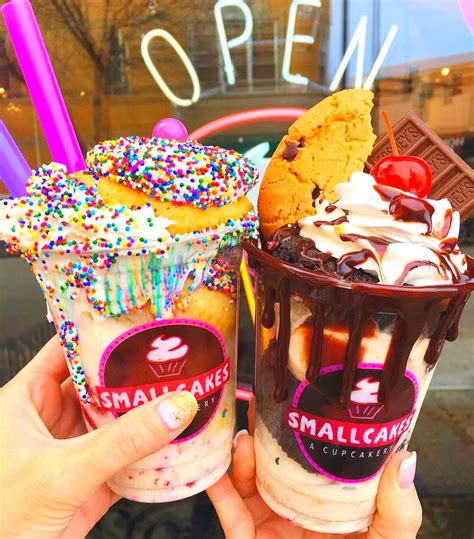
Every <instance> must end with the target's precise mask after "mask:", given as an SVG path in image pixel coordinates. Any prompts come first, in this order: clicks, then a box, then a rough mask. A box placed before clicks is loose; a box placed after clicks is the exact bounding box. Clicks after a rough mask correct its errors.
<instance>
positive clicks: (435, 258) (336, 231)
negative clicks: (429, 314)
mask: <svg viewBox="0 0 474 539" xmlns="http://www.w3.org/2000/svg"><path fill="white" fill-rule="evenodd" d="M334 192H335V193H336V195H337V197H338V199H339V200H338V202H336V203H335V204H329V202H328V201H327V200H324V199H319V200H316V201H315V210H316V211H315V215H312V216H309V217H305V218H304V219H301V220H300V221H299V222H298V225H299V226H300V231H299V234H300V235H301V236H302V237H305V238H310V239H311V240H313V241H314V243H315V246H316V248H317V249H318V250H319V251H322V252H325V253H330V254H331V255H332V256H333V257H335V258H336V259H338V274H340V275H341V276H342V277H344V276H345V274H349V273H350V272H351V271H352V270H353V269H355V268H360V269H362V270H364V271H366V272H367V273H371V274H373V275H376V276H377V277H378V279H379V282H381V283H384V284H391V285H412V286H429V285H436V284H451V283H457V282H460V281H462V280H463V278H464V276H465V275H466V272H467V262H466V257H465V255H464V254H463V253H462V252H461V250H460V248H459V245H458V235H459V225H460V218H459V213H458V212H456V211H453V209H452V207H451V204H450V203H449V201H448V200H447V199H442V200H430V199H422V198H418V197H416V196H415V195H413V194H411V193H405V192H404V191H401V190H399V189H395V188H393V187H387V186H384V185H378V184H377V183H376V182H375V180H374V178H373V177H372V176H371V175H370V174H365V173H363V172H355V173H354V174H353V175H352V176H351V178H350V180H349V181H348V182H344V183H340V184H338V185H337V186H336V187H335V189H334Z"/></svg>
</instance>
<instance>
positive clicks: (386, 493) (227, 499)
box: [207, 414, 421, 539]
mask: <svg viewBox="0 0 474 539" xmlns="http://www.w3.org/2000/svg"><path fill="white" fill-rule="evenodd" d="M252 423H253V422H252V415H251V414H250V417H249V424H250V427H251V430H253V429H252ZM402 463H403V466H402ZM415 468H416V454H415V453H408V452H406V451H400V452H398V453H395V454H394V455H393V456H392V458H391V459H390V460H389V462H388V463H387V465H386V467H385V470H384V472H383V474H382V478H381V480H380V487H379V492H378V495H377V509H376V513H375V516H374V520H373V522H372V524H371V526H370V528H369V529H368V531H367V532H364V533H356V534H350V535H346V536H344V535H328V534H324V533H319V532H312V531H307V530H304V529H303V528H300V527H297V526H295V525H293V524H292V523H291V522H289V521H288V520H286V519H284V518H282V517H280V516H279V515H278V514H276V513H274V512H273V511H272V510H271V509H270V508H269V507H268V505H267V504H266V503H265V502H264V501H263V499H262V498H261V497H260V494H259V493H258V490H257V487H256V484H255V454H254V448H253V437H252V436H250V435H249V434H248V433H246V432H243V433H239V436H238V437H236V448H235V452H234V458H233V461H232V472H231V477H229V476H228V475H224V476H223V477H222V478H221V479H220V480H219V481H218V482H217V483H216V484H215V485H213V486H212V487H210V488H209V489H208V490H207V493H208V495H209V498H210V499H211V502H212V503H213V505H214V508H215V509H216V512H217V514H218V516H219V520H220V522H221V525H222V528H223V529H224V532H225V536H226V538H227V539H240V538H242V537H245V539H254V538H256V539H331V538H337V539H344V538H345V537H347V538H348V539H349V538H350V539H394V538H396V539H415V538H416V534H417V532H418V530H419V528H420V526H421V504H420V501H419V500H418V496H417V494H416V490H415V486H414V485H413V479H414V476H415Z"/></svg>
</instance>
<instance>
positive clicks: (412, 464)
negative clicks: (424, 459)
mask: <svg viewBox="0 0 474 539" xmlns="http://www.w3.org/2000/svg"><path fill="white" fill-rule="evenodd" d="M415 472H416V452H415V451H413V452H412V453H411V454H410V456H409V457H408V458H406V459H405V460H403V461H402V463H401V464H400V469H399V471H398V484H399V485H400V488H408V487H409V486H410V485H411V484H412V483H413V480H414V479H415Z"/></svg>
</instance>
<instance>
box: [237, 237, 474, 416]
mask: <svg viewBox="0 0 474 539" xmlns="http://www.w3.org/2000/svg"><path fill="white" fill-rule="evenodd" d="M246 250H247V253H248V255H249V261H250V264H251V266H252V267H253V268H254V270H255V273H256V276H257V283H258V289H259V290H258V292H259V295H260V297H262V298H264V302H263V305H262V312H261V313H260V314H261V318H260V320H261V323H262V325H263V327H265V328H267V329H270V328H272V327H273V326H274V324H275V303H276V302H278V303H279V325H278V328H279V329H278V335H277V357H276V365H275V390H274V394H273V397H274V399H275V401H276V402H282V401H284V400H285V399H286V398H287V373H288V369H287V364H288V349H289V344H290V332H291V325H290V298H291V297H292V296H293V295H296V296H298V297H299V298H301V299H302V300H303V301H304V303H305V304H306V306H307V307H308V308H309V309H310V310H311V313H312V315H313V316H312V320H313V334H312V342H311V351H310V359H309V365H308V369H307V372H306V379H307V380H308V381H309V382H313V381H315V380H316V379H317V377H318V374H319V370H320V366H321V362H322V348H323V339H324V328H325V327H326V325H327V324H328V319H329V318H330V314H331V312H334V311H337V312H338V313H339V314H338V317H341V316H342V317H343V318H344V319H345V320H347V331H349V340H348V342H347V345H346V348H345V359H344V370H343V376H342V383H341V388H340V393H339V404H340V406H341V407H343V408H347V407H348V405H349V401H350V394H351V391H352V389H353V385H354V378H355V374H356V370H357V362H358V358H359V350H360V345H361V342H362V338H363V337H364V334H365V333H366V331H367V329H368V326H369V323H370V322H371V320H372V319H373V317H374V316H375V315H377V314H378V313H389V314H390V313H391V314H393V315H394V320H395V326H394V330H393V332H394V333H393V335H392V340H391V346H390V350H389V353H388V357H387V360H386V362H385V365H384V368H383V376H382V383H381V387H380V391H379V400H380V401H381V402H383V403H384V405H385V406H387V405H388V404H389V402H390V395H391V393H392V391H393V389H394V388H395V387H396V386H397V384H398V383H399V382H400V381H401V379H402V378H403V376H404V373H405V370H406V366H407V362H408V358H409V355H410V352H411V350H412V348H413V346H414V344H415V342H416V340H417V339H418V338H419V337H420V335H421V334H422V332H427V337H429V338H430V344H429V346H428V349H427V351H426V354H425V361H426V363H427V365H428V366H429V367H430V368H432V366H434V365H435V363H436V361H437V360H438V357H439V354H440V352H441V349H442V346H443V344H444V341H445V340H448V341H453V340H455V339H456V337H457V332H458V329H457V328H458V323H459V319H460V316H461V313H462V310H463V308H464V305H465V304H466V302H467V300H468V298H469V295H470V293H471V291H472V290H474V279H473V277H474V267H473V263H472V259H469V275H470V279H469V280H467V282H463V283H459V284H452V285H441V286H430V287H409V286H390V285H383V284H380V283H361V282H346V281H343V280H341V279H338V278H337V277H333V276H331V275H328V274H327V273H324V272H317V271H309V270H306V269H304V268H301V267H299V266H296V265H293V264H289V263H287V262H284V261H283V260H279V259H277V258H275V257H273V256H271V255H270V254H268V253H266V252H264V251H262V250H261V249H258V248H257V247H256V246H254V245H251V244H247V246H246ZM258 315H259V313H257V316H258ZM395 317H396V318H395Z"/></svg>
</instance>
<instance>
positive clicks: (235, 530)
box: [207, 474, 255, 539]
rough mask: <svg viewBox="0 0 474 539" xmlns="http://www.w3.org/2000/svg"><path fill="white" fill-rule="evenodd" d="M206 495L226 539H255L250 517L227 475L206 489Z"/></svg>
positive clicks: (252, 522)
mask: <svg viewBox="0 0 474 539" xmlns="http://www.w3.org/2000/svg"><path fill="white" fill-rule="evenodd" d="M207 495H208V496H209V499H210V500H211V502H212V505H213V506H214V509H215V510H216V513H217V516H218V517H219V520H220V523H221V526H222V529H223V530H224V534H225V537H226V539H241V538H242V537H245V539H252V538H254V537H255V524H254V521H253V518H252V515H251V514H250V511H249V510H248V508H247V506H246V505H245V502H244V501H243V500H242V498H241V497H240V495H239V493H238V492H237V490H236V489H235V488H234V485H233V484H232V481H231V480H230V478H229V476H228V475H227V474H226V475H224V476H223V477H221V479H219V481H218V482H217V483H215V484H214V485H212V487H210V488H208V489H207Z"/></svg>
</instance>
